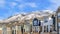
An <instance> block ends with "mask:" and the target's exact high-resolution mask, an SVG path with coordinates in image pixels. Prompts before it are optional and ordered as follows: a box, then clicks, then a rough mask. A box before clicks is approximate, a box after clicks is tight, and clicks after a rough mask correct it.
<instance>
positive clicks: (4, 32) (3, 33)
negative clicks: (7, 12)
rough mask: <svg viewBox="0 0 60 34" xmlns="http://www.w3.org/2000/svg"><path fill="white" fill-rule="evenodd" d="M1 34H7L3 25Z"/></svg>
mask: <svg viewBox="0 0 60 34" xmlns="http://www.w3.org/2000/svg"><path fill="white" fill-rule="evenodd" d="M2 31H3V32H2V34H7V27H6V25H5V24H3V25H2Z"/></svg>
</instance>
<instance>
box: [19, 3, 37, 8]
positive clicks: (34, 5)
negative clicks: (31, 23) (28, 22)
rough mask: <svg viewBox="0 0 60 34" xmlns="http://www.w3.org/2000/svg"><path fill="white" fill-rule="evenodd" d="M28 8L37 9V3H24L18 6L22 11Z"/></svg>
mask: <svg viewBox="0 0 60 34" xmlns="http://www.w3.org/2000/svg"><path fill="white" fill-rule="evenodd" d="M27 6H30V7H32V8H36V7H37V5H36V3H24V4H20V5H18V7H19V8H20V9H23V8H24V7H27Z"/></svg>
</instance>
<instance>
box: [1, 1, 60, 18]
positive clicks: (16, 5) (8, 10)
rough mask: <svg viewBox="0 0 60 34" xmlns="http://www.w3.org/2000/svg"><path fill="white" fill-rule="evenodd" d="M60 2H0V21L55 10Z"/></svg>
mask: <svg viewBox="0 0 60 34" xmlns="http://www.w3.org/2000/svg"><path fill="white" fill-rule="evenodd" d="M58 6H60V0H0V19H6V18H8V17H9V16H12V15H14V14H19V13H24V12H26V13H28V12H32V11H36V10H53V11H55V10H57V8H58Z"/></svg>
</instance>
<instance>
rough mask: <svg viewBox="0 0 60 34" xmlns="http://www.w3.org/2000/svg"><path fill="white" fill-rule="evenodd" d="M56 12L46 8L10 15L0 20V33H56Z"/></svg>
mask: <svg viewBox="0 0 60 34" xmlns="http://www.w3.org/2000/svg"><path fill="white" fill-rule="evenodd" d="M57 14H59V11H58V12H57V13H54V12H53V13H52V12H50V11H48V10H46V11H42V12H32V13H28V14H18V15H15V16H12V17H10V18H8V19H5V20H1V21H0V34H57V30H58V29H57V27H58V25H57V22H58V21H59V20H57ZM53 32H54V33H53Z"/></svg>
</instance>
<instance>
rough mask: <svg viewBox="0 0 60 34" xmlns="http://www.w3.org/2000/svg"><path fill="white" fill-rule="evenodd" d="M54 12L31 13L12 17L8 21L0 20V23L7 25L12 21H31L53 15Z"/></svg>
mask: <svg viewBox="0 0 60 34" xmlns="http://www.w3.org/2000/svg"><path fill="white" fill-rule="evenodd" d="M55 13H56V12H54V11H50V10H42V11H33V12H31V13H23V14H18V15H14V16H12V17H10V18H8V19H4V20H0V23H8V22H12V21H21V20H24V18H25V19H31V18H32V17H33V18H34V17H42V16H48V15H50V14H55Z"/></svg>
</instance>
